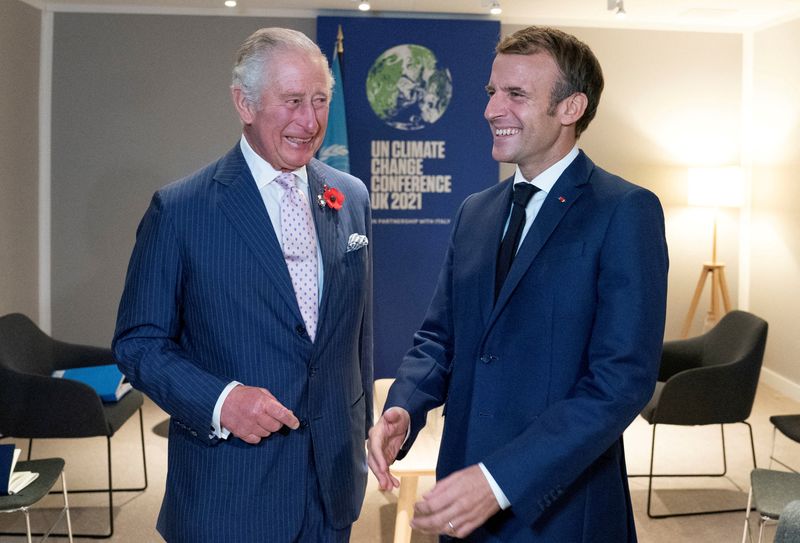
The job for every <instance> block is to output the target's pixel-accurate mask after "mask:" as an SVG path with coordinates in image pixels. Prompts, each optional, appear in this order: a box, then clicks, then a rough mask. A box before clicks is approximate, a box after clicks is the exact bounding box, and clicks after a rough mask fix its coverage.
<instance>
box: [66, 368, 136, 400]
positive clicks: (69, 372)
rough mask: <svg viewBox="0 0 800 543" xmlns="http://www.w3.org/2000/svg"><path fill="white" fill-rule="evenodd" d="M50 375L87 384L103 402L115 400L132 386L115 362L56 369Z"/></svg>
mask: <svg viewBox="0 0 800 543" xmlns="http://www.w3.org/2000/svg"><path fill="white" fill-rule="evenodd" d="M52 375H53V377H60V378H63V379H72V380H73V381H80V382H81V383H84V384H86V385H89V386H90V387H92V388H93V389H94V390H95V392H97V395H98V396H100V399H102V400H103V401H104V402H116V401H118V400H119V399H120V398H122V397H123V396H124V395H125V394H126V393H127V392H128V391H129V390H131V389H132V388H133V387H132V386H131V384H130V383H127V382H125V376H124V375H122V372H121V371H119V368H118V367H117V365H116V364H107V365H104V366H87V367H85V368H69V369H66V370H56V371H54V372H53V374H52Z"/></svg>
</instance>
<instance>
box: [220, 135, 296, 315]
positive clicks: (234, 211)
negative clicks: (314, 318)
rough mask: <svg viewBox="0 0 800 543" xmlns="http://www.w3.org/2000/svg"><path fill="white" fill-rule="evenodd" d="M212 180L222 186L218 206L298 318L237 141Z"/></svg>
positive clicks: (291, 289) (283, 263)
mask: <svg viewBox="0 0 800 543" xmlns="http://www.w3.org/2000/svg"><path fill="white" fill-rule="evenodd" d="M214 179H215V180H216V181H218V182H220V183H221V184H223V185H225V186H226V188H225V190H223V191H221V196H220V199H219V204H218V205H219V207H220V209H221V210H222V212H223V213H224V214H225V215H226V216H227V217H228V220H230V222H231V224H233V226H234V228H235V229H236V230H237V231H238V232H239V235H240V236H241V237H242V239H244V241H245V243H247V245H248V246H249V247H250V250H251V251H252V252H253V254H254V255H255V257H256V260H258V262H259V263H260V264H261V266H263V267H264V269H265V270H266V272H267V275H268V276H269V278H270V281H271V282H272V283H273V284H274V285H275V288H276V289H277V291H278V292H279V293H280V295H281V296H282V297H283V299H284V300H285V301H286V304H287V305H288V306H289V307H290V308H292V311H293V312H294V313H295V316H296V317H297V319H299V320H302V315H301V314H300V308H299V307H298V305H297V299H296V298H295V294H294V287H292V279H291V277H290V276H289V270H288V268H287V267H286V261H285V260H284V258H283V251H281V246H280V244H279V243H278V238H277V237H276V233H275V229H274V228H272V222H270V220H269V215H268V214H267V210H266V209H265V208H264V201H263V199H262V198H261V194H260V193H259V192H258V187H257V186H256V182H255V180H254V179H253V175H252V174H251V173H250V169H249V168H248V167H247V163H246V162H245V160H244V157H243V156H242V152H241V150H240V149H239V145H238V144H237V145H236V146H235V147H234V149H233V150H232V151H231V152H229V153H228V155H226V156H225V158H224V159H223V161H222V163H221V164H220V166H219V168H218V169H217V171H216V173H215V174H214Z"/></svg>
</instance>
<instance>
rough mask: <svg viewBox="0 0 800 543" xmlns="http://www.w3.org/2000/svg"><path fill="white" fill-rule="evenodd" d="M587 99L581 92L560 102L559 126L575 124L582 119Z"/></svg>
mask: <svg viewBox="0 0 800 543" xmlns="http://www.w3.org/2000/svg"><path fill="white" fill-rule="evenodd" d="M588 104H589V99H588V98H586V95H585V94H583V93H582V92H576V93H574V94H573V95H571V96H568V97H567V98H565V99H564V101H563V102H561V124H563V125H565V126H567V125H571V124H575V123H576V122H578V119H580V118H581V117H583V114H584V113H585V112H586V106H587V105H588Z"/></svg>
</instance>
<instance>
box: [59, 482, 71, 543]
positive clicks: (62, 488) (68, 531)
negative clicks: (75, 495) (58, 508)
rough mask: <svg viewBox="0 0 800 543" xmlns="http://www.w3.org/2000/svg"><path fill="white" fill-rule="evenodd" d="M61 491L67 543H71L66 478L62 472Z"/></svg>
mask: <svg viewBox="0 0 800 543" xmlns="http://www.w3.org/2000/svg"><path fill="white" fill-rule="evenodd" d="M61 491H62V492H63V493H64V514H65V515H66V517H67V537H68V538H69V543H72V519H71V518H70V516H69V499H68V498H67V476H66V475H64V470H61Z"/></svg>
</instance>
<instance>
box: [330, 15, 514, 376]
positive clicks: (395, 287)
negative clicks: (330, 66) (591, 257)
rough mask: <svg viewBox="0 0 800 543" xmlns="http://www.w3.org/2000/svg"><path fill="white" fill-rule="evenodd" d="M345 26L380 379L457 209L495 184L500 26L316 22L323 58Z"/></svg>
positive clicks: (353, 146)
mask: <svg viewBox="0 0 800 543" xmlns="http://www.w3.org/2000/svg"><path fill="white" fill-rule="evenodd" d="M340 26H341V29H342V34H343V45H344V53H343V54H342V56H341V66H340V67H341V72H342V73H341V76H342V81H343V83H344V85H343V86H339V85H337V86H338V87H339V89H343V95H344V100H345V110H346V112H347V119H346V120H347V136H348V141H349V156H350V173H352V174H353V175H355V176H356V177H359V178H361V179H362V180H363V181H364V182H365V183H366V185H367V188H368V189H369V192H370V199H371V203H372V229H373V231H372V239H371V240H370V246H371V247H372V249H373V253H372V254H373V257H374V266H375V278H374V300H375V377H376V378H380V377H394V374H395V371H396V369H397V367H398V366H399V365H400V362H401V361H402V357H403V355H404V354H405V352H406V351H407V350H408V349H409V347H411V344H412V336H413V334H414V332H415V331H416V330H417V329H418V328H419V325H420V324H421V323H422V319H423V317H424V316H425V311H426V309H427V307H428V304H429V302H430V299H431V296H432V295H433V290H434V287H435V285H436V281H437V278H438V275H439V270H440V268H441V264H442V261H443V259H444V254H445V250H446V248H447V243H448V239H449V235H450V228H451V221H452V219H453V216H454V215H455V213H456V211H457V210H458V206H459V205H460V204H461V202H462V201H463V200H464V198H466V197H467V196H468V195H470V194H472V193H473V192H477V191H480V190H483V189H484V188H486V187H489V186H491V185H492V184H493V183H497V181H498V164H497V163H496V162H495V161H494V160H492V155H491V150H492V140H491V134H490V132H489V129H488V126H487V123H486V121H485V120H484V118H483V109H484V107H485V106H486V91H485V86H486V83H487V82H488V80H489V73H490V71H491V65H492V60H493V58H494V46H495V44H496V43H497V41H498V39H499V36H500V23H499V22H497V21H476V20H444V19H396V18H381V17H319V18H318V19H317V43H318V44H319V45H320V47H321V49H322V50H323V52H324V53H325V54H326V55H327V56H328V57H329V58H330V57H331V55H332V53H333V49H334V45H335V44H336V37H337V32H338V29H339V27H340ZM487 258H494V255H487Z"/></svg>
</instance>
